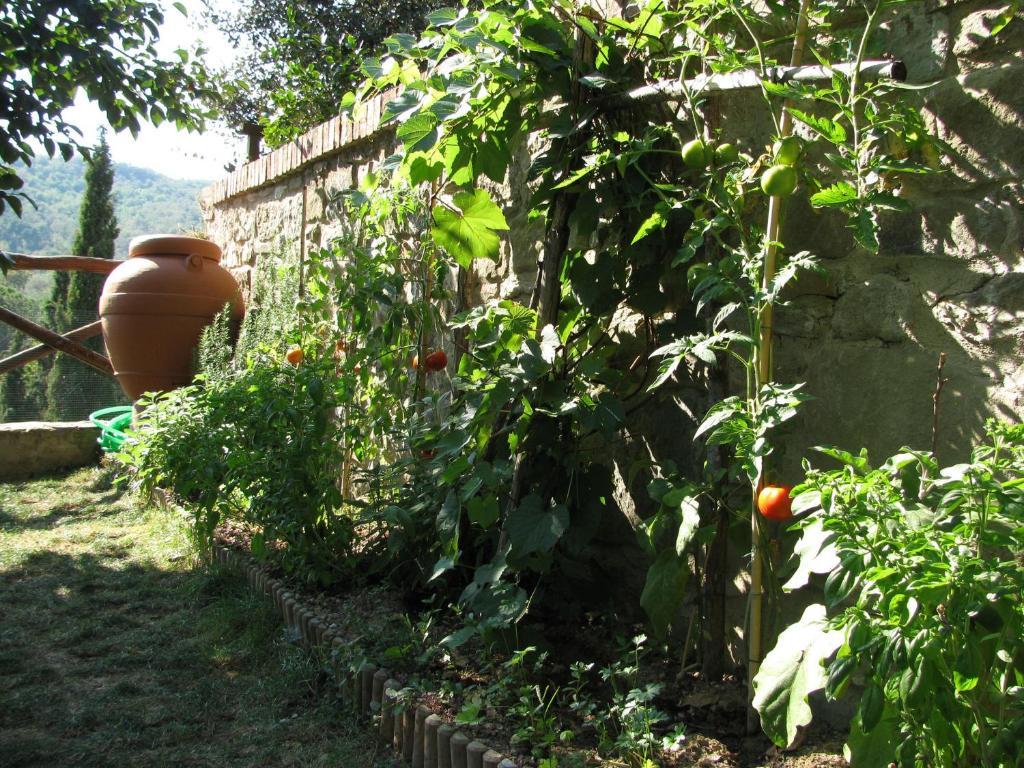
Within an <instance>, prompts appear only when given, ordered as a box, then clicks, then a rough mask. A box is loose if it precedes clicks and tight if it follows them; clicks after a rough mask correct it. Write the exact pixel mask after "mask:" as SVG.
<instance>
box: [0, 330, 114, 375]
mask: <svg viewBox="0 0 1024 768" xmlns="http://www.w3.org/2000/svg"><path fill="white" fill-rule="evenodd" d="M101 333H103V321H101V320H97V321H96V322H94V323H89V324H88V325H83V326H82V327H81V328H75V330H73V331H68V332H67V333H65V334H64V338H65V339H71V340H72V341H85V340H86V339H91V338H93V337H94V336H99V335H100V334H101ZM53 352H54V349H53V347H48V346H47V345H46V344H40V345H39V346H36V347H30V348H29V349H26V350H23V351H21V352H18V353H17V354H14V355H11V356H10V357H5V358H4V359H3V360H0V374H4V373H7V372H8V371H13V370H14V369H15V368H20V367H21V366H23V365H26V364H27V363H31V362H32V361H33V360H39V359H40V358H42V357H46V356H47V355H52V354H53Z"/></svg>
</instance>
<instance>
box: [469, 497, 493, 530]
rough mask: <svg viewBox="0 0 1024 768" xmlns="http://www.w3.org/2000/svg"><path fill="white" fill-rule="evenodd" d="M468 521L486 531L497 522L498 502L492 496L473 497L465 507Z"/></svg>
mask: <svg viewBox="0 0 1024 768" xmlns="http://www.w3.org/2000/svg"><path fill="white" fill-rule="evenodd" d="M466 511H467V512H468V514H469V519H470V520H472V521H473V522H474V523H476V524H477V525H479V526H480V527H481V528H483V529H484V530H487V529H488V528H490V527H491V526H492V525H494V523H495V522H497V520H498V514H499V512H500V510H499V508H498V500H497V499H496V498H495V497H494V496H475V497H473V498H472V499H470V500H469V503H468V504H467V505H466Z"/></svg>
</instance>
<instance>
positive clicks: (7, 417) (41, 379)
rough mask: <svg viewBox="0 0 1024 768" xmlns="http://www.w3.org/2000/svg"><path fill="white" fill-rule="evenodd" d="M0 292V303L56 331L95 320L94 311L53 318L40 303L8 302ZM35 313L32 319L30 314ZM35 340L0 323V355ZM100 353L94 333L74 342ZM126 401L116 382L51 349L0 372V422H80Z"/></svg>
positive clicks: (30, 345) (67, 312) (126, 402)
mask: <svg viewBox="0 0 1024 768" xmlns="http://www.w3.org/2000/svg"><path fill="white" fill-rule="evenodd" d="M5 299H6V297H3V296H0V306H5V307H6V308H8V309H11V310H13V311H16V312H19V313H20V314H23V316H26V317H29V318H30V319H33V320H35V321H36V322H38V323H40V324H41V325H44V326H46V327H47V328H50V329H52V330H55V331H57V332H59V333H67V332H68V331H70V330H72V329H74V328H79V327H81V326H83V325H87V324H89V323H92V322H95V321H96V320H98V319H99V315H98V310H97V309H92V310H79V311H70V312H69V311H65V312H63V313H62V314H61V316H60V317H54V313H53V312H52V310H51V311H50V312H48V311H47V307H46V306H45V305H44V304H42V303H40V304H38V305H36V306H35V310H36V311H35V312H33V311H32V310H33V307H32V306H26V305H24V304H21V305H18V306H11V304H12V303H13V302H10V301H6V300H5ZM33 314H34V315H35V316H34V317H33V316H32V315H33ZM37 343H38V342H36V340H35V339H32V338H30V337H28V336H26V335H25V334H22V333H19V332H18V331H15V330H14V329H12V328H8V327H6V326H4V328H3V333H2V334H0V352H2V353H3V354H2V355H0V356H2V357H7V356H8V355H13V354H15V353H16V352H20V351H22V350H25V349H29V348H31V347H33V346H36V345H37ZM80 343H81V344H82V345H83V346H86V347H88V348H89V349H92V350H94V351H96V352H99V353H100V354H106V350H105V349H104V347H103V340H102V338H101V337H100V336H96V337H95V338H92V339H89V340H87V341H83V342H80ZM129 403H130V401H129V400H128V398H127V397H126V396H125V394H124V393H123V392H122V391H121V387H120V386H119V385H118V384H117V381H116V380H115V379H114V378H112V377H110V376H106V375H104V374H102V373H100V372H99V371H96V370H94V369H93V368H91V367H89V366H88V365H86V364H85V363H82V362H80V361H79V360H76V359H75V358H73V357H71V356H70V355H66V354H63V353H60V352H58V353H56V354H51V355H48V356H47V357H44V358H42V359H40V360H36V361H34V362H31V363H28V364H26V365H23V366H21V367H19V368H15V369H14V370H12V371H8V372H7V373H5V374H0V421H3V422H14V421H36V420H44V421H80V420H82V419H86V418H88V417H89V414H90V413H92V412H93V411H96V410H99V409H100V408H105V407H107V406H111V405H127V404H129Z"/></svg>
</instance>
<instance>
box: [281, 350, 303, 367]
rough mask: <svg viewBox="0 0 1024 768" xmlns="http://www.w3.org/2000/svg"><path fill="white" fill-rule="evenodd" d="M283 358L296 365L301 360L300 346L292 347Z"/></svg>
mask: <svg viewBox="0 0 1024 768" xmlns="http://www.w3.org/2000/svg"><path fill="white" fill-rule="evenodd" d="M284 359H285V360H287V361H288V362H289V363H291V364H292V365H298V364H299V363H301V362H302V347H292V348H291V349H289V350H288V352H287V353H286V354H285V356H284Z"/></svg>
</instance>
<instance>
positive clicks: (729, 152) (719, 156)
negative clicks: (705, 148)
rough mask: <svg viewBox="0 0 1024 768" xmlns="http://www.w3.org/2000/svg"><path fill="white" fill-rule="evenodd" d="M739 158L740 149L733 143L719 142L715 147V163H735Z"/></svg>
mask: <svg viewBox="0 0 1024 768" xmlns="http://www.w3.org/2000/svg"><path fill="white" fill-rule="evenodd" d="M739 158H740V151H739V150H738V149H737V148H736V145H735V144H729V143H728V142H727V143H725V144H719V145H718V146H717V147H715V165H728V164H729V163H735V162H736V161H737V160H739Z"/></svg>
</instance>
